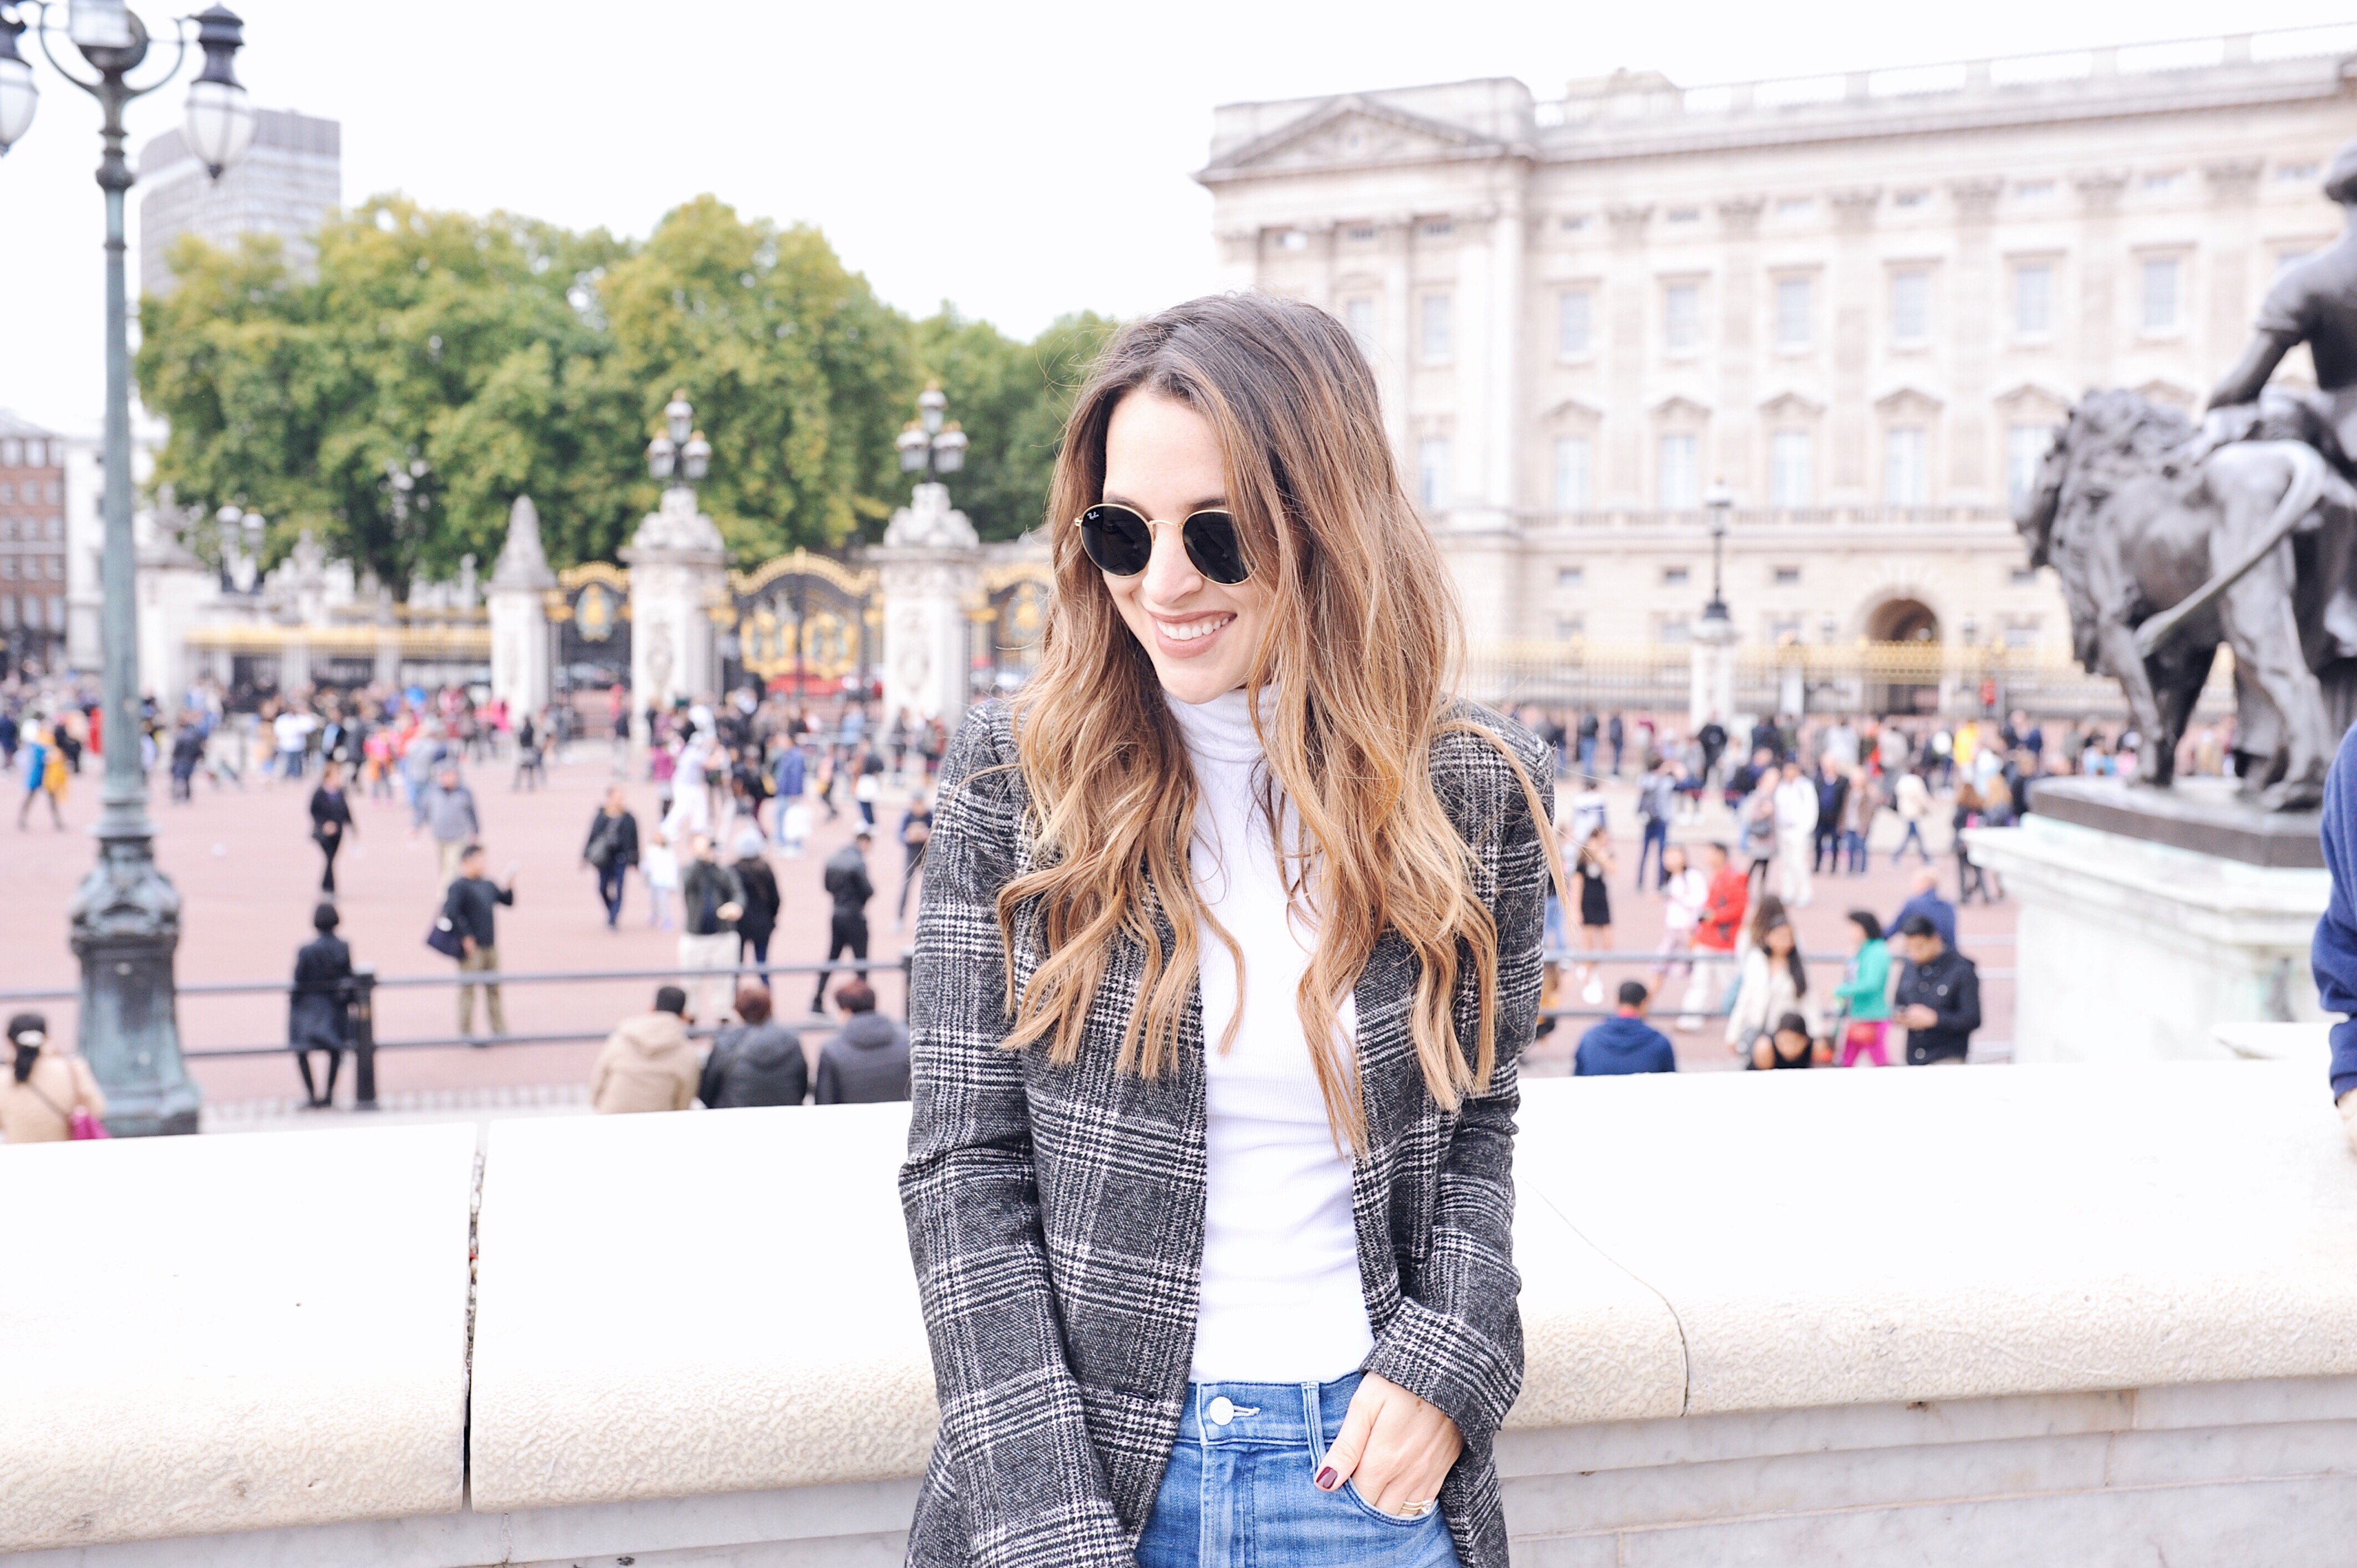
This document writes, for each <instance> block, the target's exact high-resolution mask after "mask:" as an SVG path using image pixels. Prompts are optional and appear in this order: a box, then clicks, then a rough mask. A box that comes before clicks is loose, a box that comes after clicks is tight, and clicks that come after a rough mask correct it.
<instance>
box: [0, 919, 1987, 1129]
mask: <svg viewBox="0 0 2357 1568" xmlns="http://www.w3.org/2000/svg"><path fill="white" fill-rule="evenodd" d="M2013 941H2014V939H2013V937H2012V935H2011V934H2009V933H2003V932H1998V933H1991V934H1988V935H1975V937H1974V938H1973V939H1972V943H1973V945H1974V946H1975V947H2010V946H2011V945H2013ZM1539 956H1540V958H1541V959H1542V960H1543V961H1545V962H1547V963H1552V964H1555V965H1557V966H1559V967H1563V968H1571V967H1573V966H1577V965H1592V966H1594V967H1596V968H1597V969H1599V970H1601V969H1605V968H1618V969H1622V970H1631V969H1642V970H1657V969H1675V968H1680V967H1683V966H1687V965H1692V966H1695V967H1698V968H1715V967H1719V966H1723V965H1728V964H1734V963H1738V962H1739V961H1741V959H1742V957H1743V954H1742V953H1741V952H1740V951H1736V952H1712V951H1707V950H1701V949H1693V950H1687V951H1685V952H1680V953H1664V952H1663V951H1662V950H1659V949H1644V950H1613V951H1607V952H1584V951H1580V950H1574V949H1568V948H1555V949H1548V950H1544V951H1542V952H1541V953H1540V955H1539ZM912 961H913V955H911V954H909V953H907V952H903V953H902V954H900V956H899V957H898V958H896V959H868V960H860V959H838V960H836V961H834V962H832V963H747V964H733V965H729V966H726V967H723V968H716V969H679V968H664V969H612V970H595V971H587V972H581V971H570V970H559V971H546V972H523V973H518V974H509V973H504V972H500V971H496V970H490V971H474V972H459V973H456V974H447V975H446V974H403V975H390V976H380V975H379V974H378V973H377V972H376V968H375V966H374V965H372V964H355V965H354V966H353V968H352V978H351V982H350V992H349V993H348V997H347V1005H348V1007H349V1009H350V1022H351V1033H350V1044H349V1045H348V1046H347V1047H346V1048H347V1049H349V1050H350V1051H351V1053H352V1074H353V1079H352V1083H353V1104H354V1108H355V1109H357V1110H361V1111H373V1110H375V1109H376V1108H377V1093H376V1054H377V1052H379V1051H416V1050H450V1049H456V1048H457V1047H474V1048H490V1047H500V1046H572V1045H584V1044H587V1043H588V1042H591V1041H594V1040H603V1039H605V1038H606V1037H607V1036H608V1033H610V1031H608V1030H595V1031H590V1030H575V1031H559V1032H555V1033H546V1034H534V1035H452V1036H428V1037H425V1038H422V1039H404V1040H380V1039H378V1038H377V1037H376V993H378V992H380V991H400V990H425V989H447V988H449V987H452V986H461V985H465V986H476V985H479V986H487V987H488V986H493V985H502V986H504V985H578V984H584V983H591V982H600V981H626V980H638V981H647V980H660V981H678V982H688V983H693V982H694V981H696V980H699V979H701V980H705V981H711V980H715V979H717V978H719V977H720V976H723V975H726V976H728V977H730V978H731V979H736V978H741V977H745V976H755V977H758V978H759V979H760V980H761V982H762V983H764V984H767V983H769V981H770V976H772V975H798V974H799V975H818V974H859V975H862V976H866V975H873V974H883V973H898V974H899V977H900V984H901V993H900V995H901V1015H902V1018H903V1021H904V1022H905V1020H906V1017H907V1013H908V994H909V992H908V986H909V971H910V969H911V967H912ZM1801 961H1802V962H1803V963H1804V964H1806V965H1808V966H1809V967H1810V968H1812V969H1833V970H1838V969H1840V968H1842V967H1843V966H1844V965H1846V964H1847V963H1848V961H1849V955H1848V954H1846V953H1827V952H1815V953H1807V952H1804V953H1803V954H1802V955H1801ZM2013 975H2014V971H2013V970H2012V969H2010V968H2005V969H1984V970H1982V971H1980V976H1981V978H1982V979H1983V980H2010V979H2012V978H2013ZM295 989H296V988H295V983H294V982H292V981H287V980H232V981H199V982H196V983H192V984H188V985H182V986H179V987H178V988H177V990H178V994H179V995H181V996H269V995H277V996H287V997H291V996H293V994H294V993H295ZM80 996H81V993H80V992H79V991H72V990H48V991H0V1007H6V1006H9V1005H13V1004H22V1003H28V1002H32V1003H39V1002H71V1001H75V1000H78V999H79V997H80ZM1731 1006H1732V999H1731V998H1727V999H1725V1000H1724V1001H1723V1002H1722V1004H1720V1005H1718V1006H1716V1007H1713V1008H1709V1009H1706V1010H1705V1011H1704V1012H1703V1013H1702V1014H1701V1016H1705V1017H1714V1018H1724V1017H1726V1016H1727V1014H1728V1012H1729V1011H1730V1009H1731ZM1679 1011H1680V1012H1681V1013H1684V1009H1683V1008H1681V1009H1679ZM1612 1014H1613V1009H1612V1008H1610V1007H1602V1006H1581V1007H1543V1008H1541V1009H1540V1010H1539V1016H1540V1017H1542V1018H1566V1019H1568V1018H1609V1017H1610V1016H1612ZM688 1033H689V1034H690V1035H691V1036H694V1037H697V1038H702V1037H705V1036H710V1035H712V1034H714V1033H716V1027H715V1026H710V1025H706V1026H701V1027H697V1028H693V1029H690V1030H689V1031H688ZM293 1048H294V1047H292V1046H290V1045H285V1044H279V1045H268V1046H208V1047H199V1048H197V1049H192V1050H186V1051H183V1052H182V1053H181V1056H182V1057H183V1058H185V1059H186V1060H188V1061H219V1060H223V1059H228V1058H248V1057H275V1056H284V1055H286V1054H287V1053H289V1052H290V1051H292V1050H293Z"/></svg>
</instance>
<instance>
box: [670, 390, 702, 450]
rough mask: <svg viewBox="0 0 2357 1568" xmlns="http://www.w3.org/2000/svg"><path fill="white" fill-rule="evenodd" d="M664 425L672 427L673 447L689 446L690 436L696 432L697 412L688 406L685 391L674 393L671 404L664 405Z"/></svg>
mask: <svg viewBox="0 0 2357 1568" xmlns="http://www.w3.org/2000/svg"><path fill="white" fill-rule="evenodd" d="M663 423H664V424H667V425H669V426H670V427H671V443H672V445H673V446H686V445H687V438H688V436H689V435H693V434H694V430H695V410H694V409H693V408H691V407H689V406H688V402H687V393H686V392H684V391H680V392H673V393H672V394H671V402H669V403H665V404H664V405H663Z"/></svg>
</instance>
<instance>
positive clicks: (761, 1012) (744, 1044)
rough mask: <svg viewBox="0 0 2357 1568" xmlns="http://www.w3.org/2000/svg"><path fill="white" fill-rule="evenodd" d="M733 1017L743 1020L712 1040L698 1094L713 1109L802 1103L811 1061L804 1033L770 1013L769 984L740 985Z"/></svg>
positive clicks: (733, 1109)
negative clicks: (805, 1053) (803, 1036)
mask: <svg viewBox="0 0 2357 1568" xmlns="http://www.w3.org/2000/svg"><path fill="white" fill-rule="evenodd" d="M737 1016H738V1017H739V1018H742V1019H743V1020H744V1023H743V1024H741V1025H740V1026H737V1027H736V1028H733V1029H723V1030H721V1031H720V1033H719V1035H718V1036H716V1037H715V1038H714V1040H713V1042H712V1054H711V1056H709V1057H707V1058H705V1063H704V1077H703V1079H702V1082H701V1084H700V1086H699V1087H698V1089H697V1090H696V1098H697V1099H698V1100H701V1101H704V1103H705V1105H707V1106H709V1107H711V1108H712V1109H713V1110H715V1111H735V1110H738V1109H740V1108H742V1107H745V1106H748V1105H800V1104H801V1103H802V1101H803V1100H804V1099H806V1098H807V1097H808V1096H809V1094H810V1062H809V1059H808V1058H806V1057H804V1056H803V1054H802V1036H800V1035H798V1034H796V1033H795V1032H794V1031H793V1030H791V1029H789V1028H787V1027H786V1026H784V1025H783V1024H780V1023H778V1022H777V1021H775V1020H774V1019H772V1018H771V1017H770V992H769V988H768V987H766V986H763V985H760V984H758V983H754V982H750V981H748V982H747V983H745V984H743V985H740V986H738V987H737Z"/></svg>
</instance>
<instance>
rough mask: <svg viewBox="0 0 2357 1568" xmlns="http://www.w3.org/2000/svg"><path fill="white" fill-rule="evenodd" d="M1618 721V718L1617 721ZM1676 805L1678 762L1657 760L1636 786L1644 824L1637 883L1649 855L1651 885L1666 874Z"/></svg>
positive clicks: (1639, 814) (1641, 881) (1642, 883)
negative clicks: (1651, 866) (1651, 863)
mask: <svg viewBox="0 0 2357 1568" xmlns="http://www.w3.org/2000/svg"><path fill="white" fill-rule="evenodd" d="M1616 722H1617V721H1616ZM1677 809H1678V765H1677V764H1676V763H1674V762H1672V761H1670V760H1669V759H1668V758H1666V757H1663V758H1660V759H1658V760H1656V761H1655V762H1654V763H1653V765H1652V768H1651V769H1650V770H1649V771H1648V772H1647V773H1646V775H1645V777H1644V779H1643V780H1642V781H1641V783H1639V784H1638V786H1637V818H1638V820H1639V821H1640V822H1643V823H1644V824H1645V837H1644V841H1643V842H1642V843H1640V844H1638V846H1637V886H1639V887H1640V888H1642V887H1643V886H1645V860H1646V857H1647V856H1649V855H1650V856H1652V862H1653V871H1654V886H1657V887H1658V886H1661V884H1662V883H1663V882H1665V881H1667V880H1668V878H1669V875H1670V872H1669V861H1668V850H1669V846H1670V819H1671V818H1672V817H1674V815H1676V814H1677Z"/></svg>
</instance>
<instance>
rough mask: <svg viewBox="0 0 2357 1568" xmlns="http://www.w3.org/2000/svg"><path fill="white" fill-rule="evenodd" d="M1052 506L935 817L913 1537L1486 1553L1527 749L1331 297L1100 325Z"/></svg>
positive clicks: (1534, 985)
mask: <svg viewBox="0 0 2357 1568" xmlns="http://www.w3.org/2000/svg"><path fill="white" fill-rule="evenodd" d="M1051 509H1052V510H1051V513H1050V515H1051V517H1052V518H1053V519H1054V520H1056V521H1058V523H1059V526H1058V527H1057V528H1056V529H1055V530H1054V533H1055V545H1054V548H1055V552H1056V557H1055V603H1054V607H1053V610H1052V613H1051V616H1050V618H1049V626H1048V630H1047V633H1046V636H1045V639H1044V641H1043V646H1042V651H1041V660H1040V664H1039V671H1038V672H1037V674H1036V675H1035V677H1034V679H1033V680H1032V682H1030V684H1029V685H1028V687H1027V688H1026V691H1025V693H1023V694H1022V695H1021V696H1020V697H1018V698H1017V699H1016V700H1015V702H1014V703H1011V704H1009V703H998V704H993V705H991V706H989V707H986V708H983V709H980V710H977V711H976V712H975V713H974V714H972V715H970V716H969V717H968V719H967V721H966V723H965V725H964V726H963V728H962V729H961V731H960V732H959V736H958V738H957V741H956V742H955V744H954V746H952V755H951V757H950V758H949V760H948V761H947V762H946V763H945V765H944V767H943V769H942V791H941V797H940V805H939V808H938V811H939V814H938V816H937V819H936V822H935V826H934V833H933V838H932V840H931V843H930V844H929V846H928V857H929V859H928V867H927V875H926V882H925V895H924V905H923V910H922V913H921V915H920V920H919V925H918V934H917V944H916V955H915V967H914V971H913V976H912V992H911V1004H910V1023H911V1030H910V1034H911V1041H912V1046H913V1048H914V1081H913V1090H914V1099H915V1107H914V1114H913V1121H912V1124H911V1129H910V1133H909V1161H908V1164H907V1165H906V1166H905V1167H904V1169H903V1173H902V1179H901V1194H902V1202H903V1207H904V1208H905V1210H906V1213H907V1218H908V1222H909V1244H910V1248H911V1251H912V1252H913V1253H914V1255H915V1259H916V1263H917V1273H918V1281H919V1285H920V1290H921V1292H922V1294H923V1296H924V1302H925V1309H926V1319H927V1323H928V1325H929V1327H930V1330H931V1339H932V1349H933V1361H934V1369H935V1376H936V1380H937V1383H938V1392H939V1397H940V1402H941V1408H942V1427H941V1436H940V1439H939V1442H938V1444H937V1446H936V1449H935V1451H934V1455H933V1461H932V1466H931V1473H930V1475H929V1476H928V1478H927V1484H926V1487H925V1490H924V1492H923V1495H922V1497H921V1498H920V1503H919V1507H918V1513H917V1519H916V1521H915V1524H914V1527H913V1529H912V1531H911V1534H910V1543H909V1560H910V1561H911V1562H912V1563H1001V1562H1012V1561H1016V1560H1018V1559H1019V1560H1021V1561H1025V1562H1030V1561H1039V1562H1049V1561H1052V1562H1055V1563H1059V1564H1063V1563H1086V1564H1092V1563H1103V1564H1107V1565H1108V1568H1110V1565H1114V1564H1127V1563H1131V1562H1133V1561H1135V1562H1136V1563H1141V1564H1144V1565H1145V1568H1177V1565H1179V1564H1187V1563H1196V1562H1198V1561H1200V1560H1203V1559H1204V1558H1205V1557H1207V1556H1208V1557H1209V1558H1211V1560H1214V1561H1219V1562H1228V1561H1247V1560H1248V1561H1254V1562H1257V1563H1262V1564H1264V1565H1265V1568H1297V1565H1307V1564H1311V1563H1372V1562H1381V1563H1393V1564H1398V1565H1401V1568H1407V1565H1411V1564H1441V1563H1459V1562H1461V1563H1467V1564H1471V1565H1477V1568H1489V1565H1493V1564H1494V1565H1496V1568H1503V1565H1504V1563H1505V1562H1506V1546H1505V1530H1504V1524H1503V1520H1502V1516H1501V1513H1500V1509H1499V1498H1498V1482H1497V1475H1496V1470H1495V1467H1494V1466H1493V1465H1492V1463H1491V1439H1492V1437H1493V1436H1494V1434H1495V1433H1496V1431H1497V1428H1498V1425H1499V1423H1500V1422H1501V1420H1502V1419H1503V1417H1504V1414H1505V1412H1506V1410H1507V1408H1508V1407H1509V1406H1510V1405H1511V1404H1512V1402H1513V1399H1514V1395H1515V1393H1516V1391H1517V1390H1518V1388H1519V1387H1520V1383H1521V1376H1522V1335H1521V1325H1520V1319H1519V1318H1518V1316H1517V1315H1516V1312H1515V1307H1514V1297H1515V1289H1516V1282H1515V1277H1514V1273H1513V1268H1512V1257H1511V1250H1510V1241H1509V1230H1510V1227H1511V1221H1512V1192H1511V1180H1512V1177H1511V1170H1512V1132H1513V1123H1512V1117H1513V1111H1514V1107H1515V1104H1516V1090H1515V1076H1514V1069H1515V1062H1516V1058H1517V1057H1518V1056H1519V1054H1520V1052H1521V1050H1522V1048H1523V1046H1524V1045H1525V1044H1527V1042H1528V1041H1529V1039H1530V1037H1531V1033H1532V1028H1533V1025H1534V1021H1535V1016H1536V1008H1537V1003H1538V976H1539V961H1538V950H1539V940H1540V928H1541V922H1542V915H1543V906H1544V886H1545V883H1546V880H1547V877H1548V875H1550V873H1553V874H1554V875H1555V877H1556V878H1557V880H1558V881H1559V880H1560V876H1561V867H1560V865H1558V864H1556V862H1555V856H1554V852H1553V849H1552V835H1551V834H1550V833H1548V832H1544V831H1543V830H1544V823H1545V822H1546V820H1547V819H1548V817H1549V816H1550V815H1551V813H1552V800H1551V795H1550V794H1549V792H1548V791H1549V782H1548V781H1549V779H1550V778H1551V769H1548V768H1545V767H1544V760H1545V757H1546V753H1545V748H1544V746H1541V745H1540V744H1539V743H1538V742H1537V741H1535V740H1534V739H1533V737H1532V736H1529V735H1528V734H1526V733H1524V732H1523V730H1521V729H1520V728H1518V727H1516V726H1515V725H1512V724H1511V723H1510V722H1509V721H1507V720H1505V719H1503V718H1501V717H1499V716H1498V715H1496V714H1491V713H1489V712H1488V711H1486V710H1483V709H1480V708H1477V707H1474V706H1472V705H1471V704H1469V703H1462V702H1458V701H1455V700H1453V699H1452V697H1451V695H1450V693H1449V691H1448V679H1449V676H1450V672H1451V671H1452V670H1453V669H1454V667H1455V663H1456V658H1457V651H1458V644H1459V641H1460V629H1459V627H1458V618H1457V612H1456V607H1455V603H1454V601H1453V599H1452V598H1451V596H1450V594H1449V591H1448V582H1447V578H1446V575H1445V568H1444V566H1443V564H1442V563H1441V561H1440V558H1439V556H1438V553H1437V551H1436V550H1435V548H1434V546H1433V543H1432V541H1431V538H1430V536H1429V535H1428V534H1427V533H1426V530H1425V527H1424V524H1423V522H1422V521H1421V520H1420V519H1419V518H1418V517H1417V516H1416V513H1415V510H1414V509H1413V507H1412V506H1411V505H1410V504H1409V502H1408V499H1407V498H1406V496H1405V494H1404V493H1403V492H1402V490H1401V489H1400V484H1399V479H1398V476H1397V474H1396V472H1395V471H1394V467H1393V463H1392V457H1391V452H1390V447H1389V446H1388V444H1387V442H1386V441H1385V438H1384V435H1383V421H1382V416H1381V412H1380V410H1379V408H1378V406H1377V403H1376V396H1375V388H1374V381H1373V377H1372V373H1371V372H1370V371H1369V370H1368V367H1367V363H1366V361H1365V360H1364V359H1363V358H1362V357H1361V354H1360V352H1359V350H1358V349H1357V348H1356V347H1355V346H1354V344H1353V343H1352V341H1351V338H1350V335H1349V333H1348V332H1347V331H1346V330H1345V329H1344V328H1343V327H1342V326H1341V324H1340V322H1338V321H1336V320H1334V319H1333V318H1332V317H1329V316H1327V315H1325V314H1324V313H1323V312H1321V311H1318V310H1316V309H1314V308H1312V307H1310V306H1306V305H1300V304H1295V303H1289V302H1286V301H1281V300H1275V299H1269V298H1263V297H1259V296H1253V295H1228V296H1221V297H1216V298H1210V299H1202V300H1197V301H1195V302H1193V303H1192V304H1189V305H1185V306H1179V307H1178V308H1176V309H1174V310H1170V311H1168V312H1165V313H1164V314H1163V315H1161V316H1159V317H1154V318H1153V319H1151V320H1148V321H1145V322H1142V323H1139V324H1138V325H1136V326H1135V327H1133V328H1130V329H1129V330H1128V331H1126V332H1125V334H1124V335H1123V336H1122V337H1121V338H1120V339H1119V340H1117V341H1116V342H1115V343H1114V346H1113V347H1112V348H1111V349H1109V350H1108V352H1107V353H1106V355H1105V357H1104V359H1103V361H1102V362H1101V363H1100V365H1099V366H1098V369H1097V371H1096V374H1095V377H1094V379H1093V381H1092V383H1091V384H1090V386H1089V387H1088V388H1087V389H1086V390H1085V391H1084V392H1082V396H1081V398H1080V400H1079V402H1078V403H1077V404H1076V405H1075V407H1074V410H1073V413H1072V415H1071V420H1070V422H1069V423H1068V424H1067V425H1066V428H1065V435H1064V442H1063V446H1062V451H1061V456H1060V458H1059V460H1058V467H1057V473H1056V482H1055V487H1054V493H1053V498H1052V500H1051ZM1206 931H1208V932H1209V933H1210V935H1211V938H1213V939H1215V940H1210V941H1206V940H1204V933H1205V932H1206ZM1248 971H1249V979H1250V984H1249V985H1247V983H1246V980H1247V972H1248Z"/></svg>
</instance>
